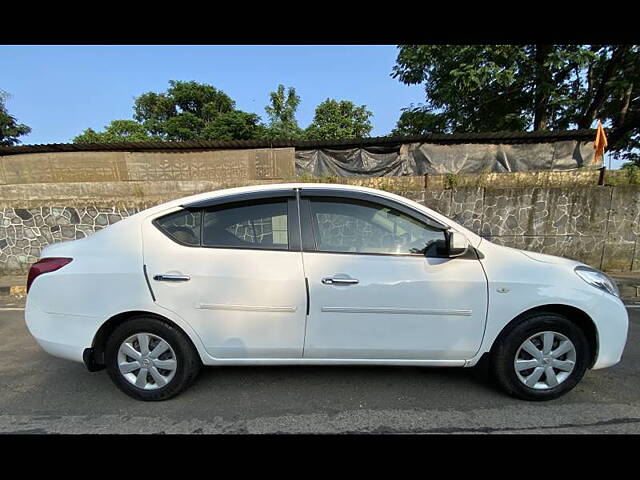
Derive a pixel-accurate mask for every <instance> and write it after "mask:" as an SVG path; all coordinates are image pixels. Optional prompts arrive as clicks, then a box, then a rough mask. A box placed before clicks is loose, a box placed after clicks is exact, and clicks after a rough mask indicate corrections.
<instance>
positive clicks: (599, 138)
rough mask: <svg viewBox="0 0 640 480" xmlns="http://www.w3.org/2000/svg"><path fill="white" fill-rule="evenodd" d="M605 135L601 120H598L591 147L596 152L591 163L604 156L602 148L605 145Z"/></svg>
mask: <svg viewBox="0 0 640 480" xmlns="http://www.w3.org/2000/svg"><path fill="white" fill-rule="evenodd" d="M607 145H608V143H607V135H606V134H605V133H604V128H603V127H602V122H601V121H600V120H598V127H597V130H596V141H595V142H594V143H593V148H594V149H595V150H596V154H595V155H594V157H593V163H598V162H599V161H600V160H602V158H603V156H604V149H605V148H606V147H607Z"/></svg>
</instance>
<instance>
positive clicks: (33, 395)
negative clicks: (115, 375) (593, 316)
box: [0, 302, 640, 433]
mask: <svg viewBox="0 0 640 480" xmlns="http://www.w3.org/2000/svg"><path fill="white" fill-rule="evenodd" d="M7 306H8V305H7V304H6V302H5V304H4V305H0V359H1V361H0V433H639V432H640V347H639V346H638V343H639V340H640V308H631V309H629V313H630V319H631V322H630V332H629V339H628V341H627V347H626V350H625V353H624V356H623V359H622V361H621V362H620V363H619V364H618V365H616V366H615V367H612V368H608V369H604V370H597V371H589V372H587V374H586V375H585V378H584V379H583V380H582V382H581V383H580V384H579V385H578V386H577V387H576V388H575V389H574V390H573V391H572V392H570V393H569V394H567V395H565V396H564V397H563V398H560V399H557V400H553V401H550V402H544V403H537V402H523V401H520V400H516V399H513V398H511V397H508V396H506V395H504V394H503V393H501V392H500V391H499V390H497V389H496V388H495V387H493V386H492V385H491V384H490V383H489V382H488V380H487V379H486V378H485V377H484V375H483V374H482V372H479V371H476V370H475V369H452V368H451V369H436V368H414V367H302V366H300V367H224V368H211V367H209V368H205V369H203V371H202V372H201V374H200V376H199V377H198V379H197V380H196V382H195V383H194V385H192V387H191V388H190V389H189V390H187V391H186V392H184V393H182V394H181V395H179V396H178V397H176V398H174V399H172V400H168V401H165V402H160V403H144V402H139V401H135V400H133V399H131V398H129V397H127V396H126V395H124V394H123V393H121V392H120V391H119V390H117V389H116V387H115V386H114V385H113V384H112V383H111V381H110V380H109V378H108V376H107V374H106V372H105V371H101V372H97V373H89V372H87V371H86V370H85V368H84V366H83V365H81V364H77V363H74V362H69V361H66V360H62V359H57V358H54V357H51V356H49V355H47V354H45V353H44V352H43V351H42V350H41V349H40V347H39V346H38V345H37V344H36V342H35V341H34V340H33V339H32V338H31V336H30V335H29V333H28V332H27V329H26V326H25V323H24V316H23V315H24V312H23V311H22V310H19V309H18V310H8V309H7ZM9 308H11V306H10V305H9Z"/></svg>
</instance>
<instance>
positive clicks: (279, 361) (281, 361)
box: [203, 357, 466, 367]
mask: <svg viewBox="0 0 640 480" xmlns="http://www.w3.org/2000/svg"><path fill="white" fill-rule="evenodd" d="M203 363H204V364H205V365H219V366H220V365H397V366H415V367H464V366H465V363H466V361H465V360H413V359H369V358H366V359H359V358H224V359H216V358H212V357H209V358H207V359H206V360H204V361H203Z"/></svg>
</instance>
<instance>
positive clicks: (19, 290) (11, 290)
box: [0, 285, 27, 297]
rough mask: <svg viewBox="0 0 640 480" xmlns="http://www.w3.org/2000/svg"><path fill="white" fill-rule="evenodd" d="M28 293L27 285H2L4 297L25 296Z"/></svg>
mask: <svg viewBox="0 0 640 480" xmlns="http://www.w3.org/2000/svg"><path fill="white" fill-rule="evenodd" d="M26 294H27V287H26V286H24V285H14V286H11V287H0V296H2V297H8V296H10V297H23V296H25V295H26Z"/></svg>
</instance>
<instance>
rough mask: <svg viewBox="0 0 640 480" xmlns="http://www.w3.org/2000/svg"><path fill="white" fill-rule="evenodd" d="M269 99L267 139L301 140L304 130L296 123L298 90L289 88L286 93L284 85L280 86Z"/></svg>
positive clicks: (298, 99) (267, 107) (298, 102)
mask: <svg viewBox="0 0 640 480" xmlns="http://www.w3.org/2000/svg"><path fill="white" fill-rule="evenodd" d="M269 97H270V104H269V105H267V106H266V107H265V108H264V109H265V111H266V112H267V116H268V117H269V124H268V127H267V128H266V129H265V131H264V136H265V138H283V139H296V138H300V137H301V136H302V129H301V128H300V127H299V126H298V122H297V121H296V110H297V109H298V105H300V97H299V96H298V95H296V89H295V88H293V87H289V88H288V89H287V91H286V92H285V87H284V85H278V89H277V90H276V91H275V92H271V93H270V95H269Z"/></svg>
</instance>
